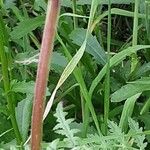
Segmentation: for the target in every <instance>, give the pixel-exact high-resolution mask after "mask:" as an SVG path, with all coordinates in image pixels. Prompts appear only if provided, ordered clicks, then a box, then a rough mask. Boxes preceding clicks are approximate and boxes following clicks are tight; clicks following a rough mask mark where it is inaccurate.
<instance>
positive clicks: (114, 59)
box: [89, 45, 150, 97]
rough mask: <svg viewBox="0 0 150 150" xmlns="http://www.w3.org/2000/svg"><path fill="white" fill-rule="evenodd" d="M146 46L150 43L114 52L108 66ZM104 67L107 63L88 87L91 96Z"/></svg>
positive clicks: (104, 72) (103, 71) (103, 72)
mask: <svg viewBox="0 0 150 150" xmlns="http://www.w3.org/2000/svg"><path fill="white" fill-rule="evenodd" d="M146 48H150V45H137V46H132V47H128V48H127V49H124V50H122V51H121V52H119V53H117V54H115V55H114V56H113V57H112V58H111V59H110V68H111V67H113V66H115V65H117V64H119V63H120V62H122V61H123V60H124V59H125V58H126V57H127V56H130V55H131V54H133V53H135V52H136V51H139V50H141V49H146ZM106 69H107V64H106V65H105V66H104V67H103V68H102V70H101V71H100V72H99V74H98V75H97V76H96V78H95V79H94V80H93V81H92V84H91V86H90V89H89V94H90V96H91V97H92V94H93V92H94V89H95V88H96V86H97V85H98V83H99V82H100V81H101V79H102V78H103V77H104V75H105V74H106Z"/></svg>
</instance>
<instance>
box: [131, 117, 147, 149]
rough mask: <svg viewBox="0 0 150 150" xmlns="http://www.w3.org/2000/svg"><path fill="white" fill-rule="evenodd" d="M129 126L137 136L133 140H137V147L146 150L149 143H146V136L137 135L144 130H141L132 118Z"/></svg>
mask: <svg viewBox="0 0 150 150" xmlns="http://www.w3.org/2000/svg"><path fill="white" fill-rule="evenodd" d="M128 121H129V126H130V132H132V133H134V135H135V136H133V138H134V139H135V142H136V144H137V146H138V147H139V148H140V150H145V148H146V146H147V143H146V142H144V140H145V135H143V134H141V135H140V134H135V133H142V132H143V131H142V128H139V124H138V122H135V121H134V120H133V119H132V118H129V120H128Z"/></svg>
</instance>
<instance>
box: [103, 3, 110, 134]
mask: <svg viewBox="0 0 150 150" xmlns="http://www.w3.org/2000/svg"><path fill="white" fill-rule="evenodd" d="M108 12H109V13H108V27H107V69H106V77H105V90H104V124H105V128H104V130H105V131H104V133H105V135H107V131H108V123H107V121H108V117H109V103H110V102H109V101H110V46H111V0H109V4H108Z"/></svg>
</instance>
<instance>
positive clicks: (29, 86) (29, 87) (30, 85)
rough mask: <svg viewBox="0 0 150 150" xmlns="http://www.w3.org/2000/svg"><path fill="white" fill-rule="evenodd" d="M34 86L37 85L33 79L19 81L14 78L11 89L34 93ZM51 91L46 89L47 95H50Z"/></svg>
mask: <svg viewBox="0 0 150 150" xmlns="http://www.w3.org/2000/svg"><path fill="white" fill-rule="evenodd" d="M34 86H35V82H33V81H29V82H26V81H22V82H18V81H16V80H13V81H12V82H11V91H13V92H16V93H17V92H19V93H23V94H34ZM49 95H50V93H49V91H48V89H47V91H46V96H49Z"/></svg>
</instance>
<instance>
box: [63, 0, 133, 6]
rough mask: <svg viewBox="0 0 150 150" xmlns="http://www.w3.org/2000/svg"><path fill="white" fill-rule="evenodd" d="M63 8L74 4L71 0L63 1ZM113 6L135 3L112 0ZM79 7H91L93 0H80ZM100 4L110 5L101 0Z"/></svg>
mask: <svg viewBox="0 0 150 150" xmlns="http://www.w3.org/2000/svg"><path fill="white" fill-rule="evenodd" d="M61 1H62V2H61V4H62V6H65V7H72V2H71V1H70V0H61ZM111 3H112V4H130V3H134V1H133V0H111ZM77 4H78V5H91V0H78V1H77ZM99 4H108V0H100V1H99Z"/></svg>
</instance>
